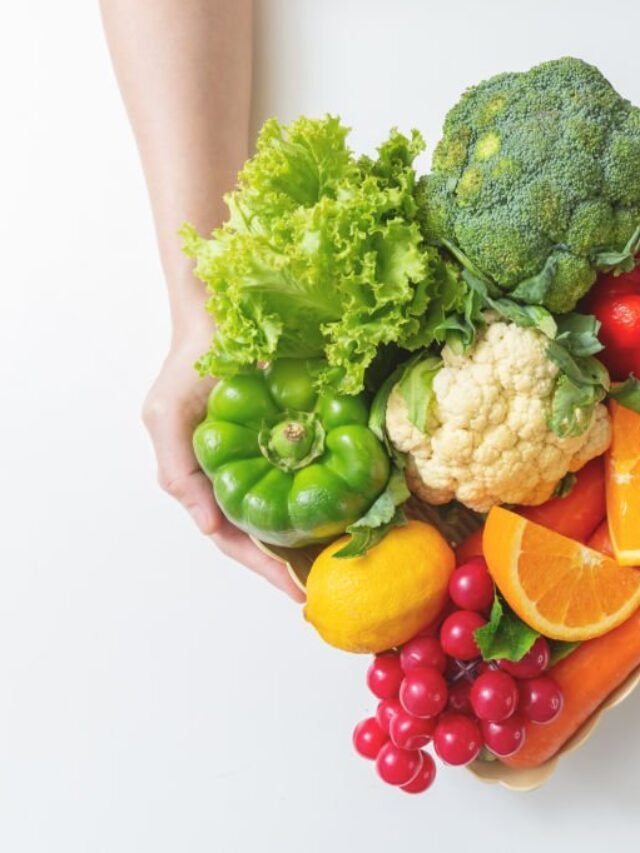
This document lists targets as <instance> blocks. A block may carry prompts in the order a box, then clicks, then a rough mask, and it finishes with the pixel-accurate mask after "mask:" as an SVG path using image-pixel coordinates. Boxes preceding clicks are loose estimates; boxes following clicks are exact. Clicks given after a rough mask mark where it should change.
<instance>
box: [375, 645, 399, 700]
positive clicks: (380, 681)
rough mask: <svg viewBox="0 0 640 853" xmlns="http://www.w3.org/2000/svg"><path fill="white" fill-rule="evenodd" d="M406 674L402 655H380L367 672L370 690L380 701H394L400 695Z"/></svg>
mask: <svg viewBox="0 0 640 853" xmlns="http://www.w3.org/2000/svg"><path fill="white" fill-rule="evenodd" d="M403 677H404V673H403V671H402V667H401V666H400V655H397V654H395V652H394V653H391V654H386V655H378V656H377V657H375V658H374V659H373V662H372V663H371V665H370V667H369V669H368V670H367V684H368V685H369V690H370V691H371V692H372V693H373V695H374V696H377V697H378V699H393V698H394V697H396V696H397V695H398V690H399V689H400V685H401V684H402V679H403Z"/></svg>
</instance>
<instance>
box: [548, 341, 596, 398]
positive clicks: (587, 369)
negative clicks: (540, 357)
mask: <svg viewBox="0 0 640 853" xmlns="http://www.w3.org/2000/svg"><path fill="white" fill-rule="evenodd" d="M547 355H548V357H549V358H550V359H551V361H553V362H554V363H555V364H557V365H558V367H559V368H560V370H561V371H562V373H564V374H565V375H566V376H567V377H568V378H569V379H571V380H572V381H573V382H575V383H576V384H578V385H595V386H600V387H601V388H602V389H603V390H604V392H605V394H606V392H607V391H608V390H609V386H610V384H611V380H610V379H609V374H608V372H607V368H606V367H605V366H604V364H603V363H602V362H601V361H598V359H597V358H593V357H592V356H587V357H584V358H582V357H574V356H573V355H571V353H570V352H569V350H568V349H566V348H565V347H564V346H562V344H561V343H559V342H558V341H551V343H550V344H549V345H548V346H547ZM603 396H604V394H603Z"/></svg>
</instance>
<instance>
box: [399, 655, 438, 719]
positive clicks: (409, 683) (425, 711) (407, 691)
mask: <svg viewBox="0 0 640 853" xmlns="http://www.w3.org/2000/svg"><path fill="white" fill-rule="evenodd" d="M447 698H448V694H447V682H446V681H445V680H444V678H443V677H442V673H440V672H438V670H437V669H435V667H433V666H424V667H420V668H419V669H412V670H410V671H409V672H408V673H407V674H406V675H405V677H404V680H403V682H402V684H401V686H400V704H401V705H402V707H403V708H404V709H405V711H407V713H409V714H413V716H414V717H428V718H429V717H437V716H438V714H439V713H440V712H441V711H442V710H443V709H444V707H445V705H446V704H447Z"/></svg>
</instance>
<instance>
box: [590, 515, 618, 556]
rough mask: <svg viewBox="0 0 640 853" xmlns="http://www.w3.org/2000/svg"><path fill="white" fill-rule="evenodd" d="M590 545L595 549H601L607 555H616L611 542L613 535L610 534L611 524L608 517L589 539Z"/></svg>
mask: <svg viewBox="0 0 640 853" xmlns="http://www.w3.org/2000/svg"><path fill="white" fill-rule="evenodd" d="M589 547H590V548H593V549H594V551H601V552H602V553H603V554H606V555H607V557H613V556H614V554H613V545H612V544H611V537H610V536H609V524H608V523H607V521H606V519H605V521H603V522H602V524H601V525H600V527H598V529H597V530H596V532H595V533H594V534H593V536H592V537H591V538H590V539H589Z"/></svg>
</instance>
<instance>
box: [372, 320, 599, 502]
mask: <svg viewBox="0 0 640 853" xmlns="http://www.w3.org/2000/svg"><path fill="white" fill-rule="evenodd" d="M547 344H548V339H547V338H546V337H545V336H544V334H542V333H541V332H539V331H538V330H536V329H533V328H522V327H520V326H516V325H514V324H510V323H505V322H493V323H490V324H489V325H488V326H486V327H485V328H484V329H483V330H482V331H481V332H479V334H478V337H477V339H476V342H475V344H474V346H473V348H472V349H471V350H469V351H467V352H466V353H461V354H457V353H455V352H453V351H452V350H451V349H450V348H449V347H448V346H445V347H444V349H443V351H442V366H440V367H439V369H436V370H435V371H434V372H433V375H432V377H431V378H430V380H429V383H430V393H428V394H427V397H426V402H425V398H424V397H423V399H422V404H424V405H423V409H424V408H425V406H426V409H427V410H426V411H424V412H423V415H424V417H423V418H422V420H423V422H424V424H425V427H424V431H422V430H421V429H419V428H418V427H417V426H416V425H415V424H414V423H412V420H411V418H410V410H409V405H408V403H407V400H406V399H405V396H404V395H403V393H402V388H401V383H399V384H397V385H396V386H395V387H394V388H393V390H392V392H391V394H390V396H389V401H388V405H387V412H386V429H387V434H388V436H389V439H390V440H391V442H392V443H393V444H394V445H395V447H396V448H397V449H398V450H400V451H402V452H403V453H406V454H407V455H408V466H407V481H408V485H409V488H410V489H411V491H412V492H414V493H415V494H416V495H418V496H419V497H420V498H422V499H423V500H425V501H426V502H427V503H430V504H443V503H448V502H449V501H451V500H453V499H457V500H458V501H460V502H461V503H463V504H465V505H466V506H468V507H469V508H470V509H473V510H475V511H476V512H488V510H489V509H490V508H491V507H492V506H494V505H496V504H502V503H513V504H531V505H534V504H541V503H544V501H546V500H548V499H549V498H550V497H551V496H552V494H553V492H554V490H555V488H556V486H557V485H558V483H559V482H560V480H561V479H562V478H563V477H564V476H565V475H566V474H567V473H568V472H571V471H577V470H578V469H579V468H581V467H582V466H583V465H585V464H586V463H587V462H588V461H589V460H590V459H592V458H593V457H595V456H599V455H600V454H601V453H604V451H605V450H606V449H607V447H608V446H609V443H610V439H611V434H610V424H609V416H608V413H607V409H606V408H605V406H604V405H602V404H598V405H597V406H596V407H595V408H594V409H593V412H592V414H591V422H590V424H589V426H588V428H587V429H586V430H585V431H584V432H583V433H582V434H581V435H577V436H576V435H573V436H569V437H566V438H561V437H559V436H558V435H556V434H555V433H553V432H552V431H551V430H550V429H549V427H548V425H547V420H548V418H549V413H550V406H551V399H552V395H553V391H554V388H555V384H556V380H557V378H558V375H559V368H558V367H557V366H556V365H555V364H554V363H553V362H552V361H551V360H550V359H549V358H548V357H547V354H546V347H547ZM413 370H415V368H413Z"/></svg>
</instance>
